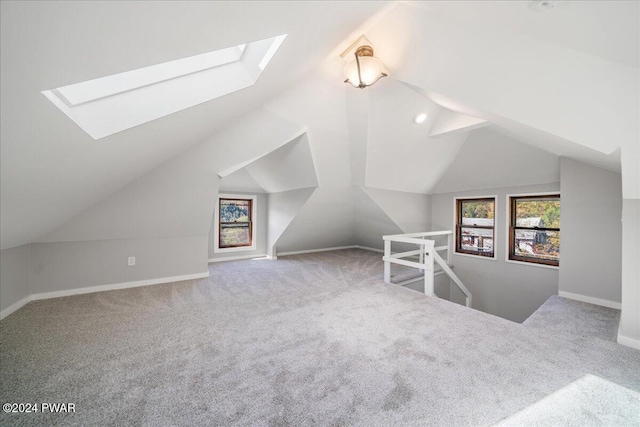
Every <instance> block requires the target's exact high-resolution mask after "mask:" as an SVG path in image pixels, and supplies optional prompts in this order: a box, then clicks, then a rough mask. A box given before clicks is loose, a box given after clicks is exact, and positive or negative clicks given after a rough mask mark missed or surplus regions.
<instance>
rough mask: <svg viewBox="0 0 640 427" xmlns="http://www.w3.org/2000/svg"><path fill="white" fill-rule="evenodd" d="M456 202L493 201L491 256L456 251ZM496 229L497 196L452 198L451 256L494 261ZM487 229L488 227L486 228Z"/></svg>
mask: <svg viewBox="0 0 640 427" xmlns="http://www.w3.org/2000/svg"><path fill="white" fill-rule="evenodd" d="M458 200H493V255H491V256H489V255H481V254H479V253H474V252H470V251H458ZM497 227H498V196H497V195H491V196H460V197H454V198H453V239H454V240H453V254H454V255H461V256H468V257H473V258H476V259H487V260H492V261H496V260H497V259H498V258H497V252H498V250H497V249H498V248H497V245H496V241H497ZM486 228H488V227H486Z"/></svg>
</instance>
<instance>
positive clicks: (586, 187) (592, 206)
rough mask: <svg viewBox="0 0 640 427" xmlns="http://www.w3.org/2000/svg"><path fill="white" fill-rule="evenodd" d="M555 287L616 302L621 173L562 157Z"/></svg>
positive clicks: (619, 269) (619, 273) (618, 293)
mask: <svg viewBox="0 0 640 427" xmlns="http://www.w3.org/2000/svg"><path fill="white" fill-rule="evenodd" d="M560 164H561V180H560V183H561V188H562V202H561V212H562V213H561V230H562V231H561V258H562V260H561V263H560V278H559V291H560V292H561V293H562V292H568V293H571V294H578V295H581V296H584V297H590V298H597V299H602V300H605V301H609V302H611V303H614V305H615V303H620V301H621V291H622V267H621V259H622V223H621V218H622V182H621V177H620V174H619V173H616V172H611V171H608V170H604V169H600V168H597V167H594V166H590V165H585V164H583V163H580V162H576V161H575V160H571V159H567V158H562V159H561V162H560Z"/></svg>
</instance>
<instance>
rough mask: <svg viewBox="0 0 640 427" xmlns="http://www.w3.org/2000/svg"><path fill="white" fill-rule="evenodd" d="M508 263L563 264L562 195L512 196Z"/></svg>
mask: <svg viewBox="0 0 640 427" xmlns="http://www.w3.org/2000/svg"><path fill="white" fill-rule="evenodd" d="M509 216H510V223H509V260H512V261H521V262H531V263H534V264H544V265H551V266H558V265H560V195H559V194H551V195H527V196H511V197H509Z"/></svg>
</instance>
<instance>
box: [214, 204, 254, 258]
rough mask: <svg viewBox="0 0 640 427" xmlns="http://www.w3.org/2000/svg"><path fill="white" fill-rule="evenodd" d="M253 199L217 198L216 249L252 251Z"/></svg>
mask: <svg viewBox="0 0 640 427" xmlns="http://www.w3.org/2000/svg"><path fill="white" fill-rule="evenodd" d="M254 216H255V197H252V196H246V197H243V196H237V197H230V196H225V195H221V196H220V197H219V198H218V215H217V236H216V237H217V249H221V250H229V249H234V248H235V249H236V250H240V249H252V248H253V247H254V246H255V242H254V239H255V237H254V235H255V230H254V228H255V227H254Z"/></svg>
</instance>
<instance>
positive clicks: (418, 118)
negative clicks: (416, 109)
mask: <svg viewBox="0 0 640 427" xmlns="http://www.w3.org/2000/svg"><path fill="white" fill-rule="evenodd" d="M425 120H427V113H419V114H416V115H415V116H414V117H413V123H416V124H420V123H422V122H424V121H425Z"/></svg>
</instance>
